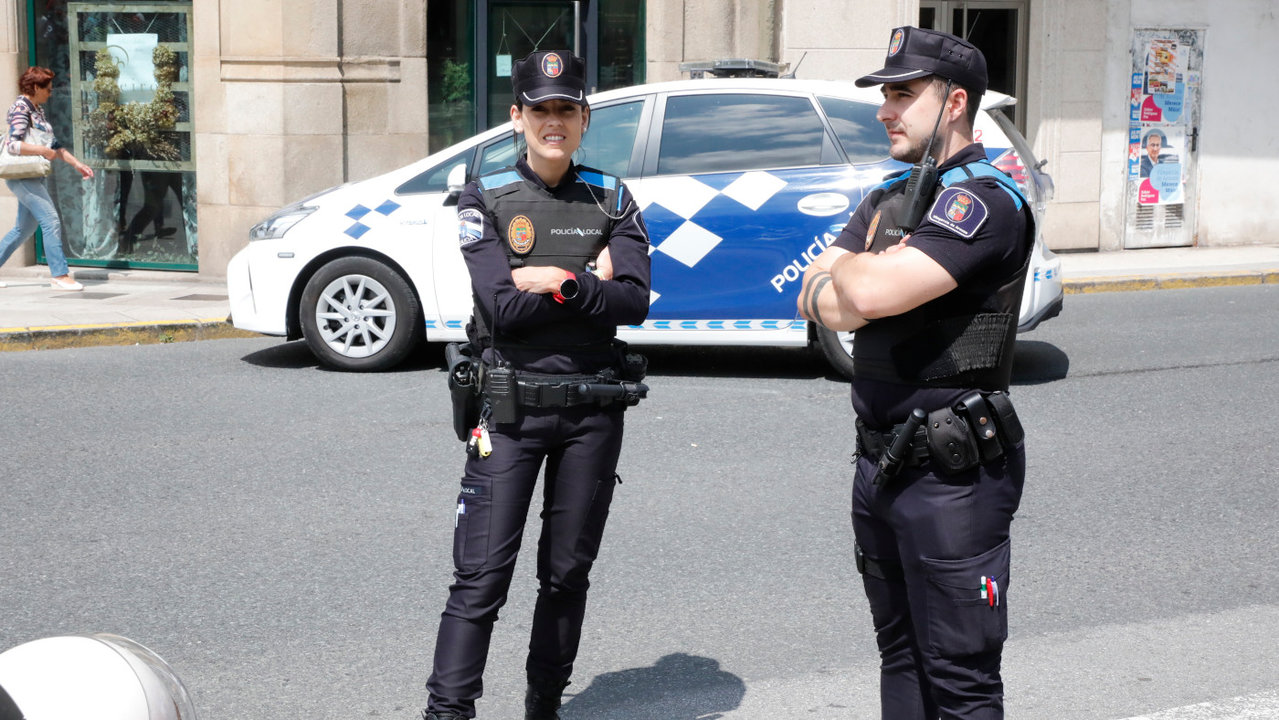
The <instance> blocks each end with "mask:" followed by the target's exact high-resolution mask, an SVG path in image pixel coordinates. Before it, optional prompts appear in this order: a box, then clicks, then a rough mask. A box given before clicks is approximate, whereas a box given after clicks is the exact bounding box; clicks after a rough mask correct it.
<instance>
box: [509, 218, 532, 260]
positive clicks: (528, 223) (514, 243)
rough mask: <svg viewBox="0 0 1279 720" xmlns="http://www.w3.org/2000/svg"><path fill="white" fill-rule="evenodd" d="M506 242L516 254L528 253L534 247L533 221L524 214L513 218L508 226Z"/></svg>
mask: <svg viewBox="0 0 1279 720" xmlns="http://www.w3.org/2000/svg"><path fill="white" fill-rule="evenodd" d="M506 242H507V243H509V244H510V246H511V249H512V250H514V251H515V254H516V255H526V254H528V252H529V251H530V250H532V249H533V221H532V220H529V219H528V218H527V217H525V216H523V215H516V216H515V217H514V218H512V219H511V224H510V225H507V226H506Z"/></svg>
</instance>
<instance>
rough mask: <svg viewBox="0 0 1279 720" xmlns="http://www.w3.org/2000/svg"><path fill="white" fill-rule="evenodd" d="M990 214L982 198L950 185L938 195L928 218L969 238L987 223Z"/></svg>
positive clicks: (935, 223)
mask: <svg viewBox="0 0 1279 720" xmlns="http://www.w3.org/2000/svg"><path fill="white" fill-rule="evenodd" d="M989 215H990V211H989V210H987V209H986V203H984V202H982V201H981V198H979V197H977V196H976V195H974V194H972V193H971V192H968V191H967V190H964V189H962V188H957V187H949V188H946V189H945V190H942V192H941V195H938V196H937V201H936V202H934V203H933V208H932V209H931V210H929V211H928V217H927V219H928V221H929V222H931V223H933V224H934V225H940V226H941V227H944V228H946V229H947V230H950V231H951V232H953V233H955V234H956V235H958V236H960V237H962V238H964V239H966V240H968V239H972V237H973V236H974V235H976V234H977V231H978V230H980V229H981V226H982V225H985V224H986V218H987V217H989Z"/></svg>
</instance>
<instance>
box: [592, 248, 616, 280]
mask: <svg viewBox="0 0 1279 720" xmlns="http://www.w3.org/2000/svg"><path fill="white" fill-rule="evenodd" d="M595 274H596V275H597V276H599V279H600V280H612V279H613V256H612V255H609V254H608V247H607V246H606V247H605V248H604V249H603V250H602V251H600V256H599V257H597V258H595Z"/></svg>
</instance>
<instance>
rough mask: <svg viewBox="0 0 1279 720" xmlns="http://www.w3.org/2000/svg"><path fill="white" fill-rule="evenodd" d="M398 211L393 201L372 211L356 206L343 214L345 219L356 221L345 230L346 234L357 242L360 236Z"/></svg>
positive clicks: (397, 205) (398, 207) (388, 201)
mask: <svg viewBox="0 0 1279 720" xmlns="http://www.w3.org/2000/svg"><path fill="white" fill-rule="evenodd" d="M399 209H400V204H399V203H397V202H395V201H394V200H386V201H384V202H382V204H380V205H378V206H377V207H376V208H373V209H369V208H367V207H365V206H363V205H356V206H355V207H353V208H351V209H350V210H347V211H346V212H345V213H344V214H345V215H346V216H347V217H349V218H351V219H352V220H355V221H356V223H355V224H354V225H352V226H351V227H349V228H347V229H346V234H347V235H350V236H351V237H353V238H355V239H357V240H358V239H359V238H360V236H362V235H364V233H366V232H368V231H369V230H372V229H373V228H374V227H377V225H378V224H379V223H380V222H381V221H383V220H385V219H386V218H388V217H390V216H391V214H392V213H394V212H395V211H396V210H399Z"/></svg>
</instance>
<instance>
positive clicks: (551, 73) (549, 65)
mask: <svg viewBox="0 0 1279 720" xmlns="http://www.w3.org/2000/svg"><path fill="white" fill-rule="evenodd" d="M562 72H564V61H563V60H561V59H560V56H559V55H558V54H556V53H547V54H546V55H545V56H543V57H542V74H543V75H545V76H546V77H550V78H553V77H559V76H560V73H562Z"/></svg>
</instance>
